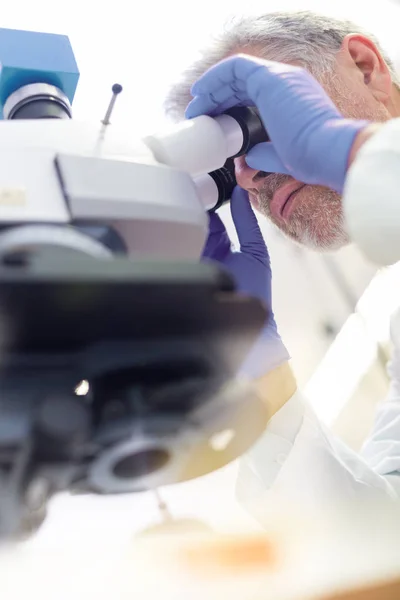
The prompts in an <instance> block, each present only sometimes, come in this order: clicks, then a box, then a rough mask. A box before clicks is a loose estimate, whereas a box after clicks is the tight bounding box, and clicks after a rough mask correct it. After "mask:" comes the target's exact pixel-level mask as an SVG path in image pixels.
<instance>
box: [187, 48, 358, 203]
mask: <svg viewBox="0 0 400 600" xmlns="http://www.w3.org/2000/svg"><path fill="white" fill-rule="evenodd" d="M192 95H193V96H194V98H193V100H192V102H191V103H190V104H189V106H188V107H187V109H186V117H187V118H192V117H196V116H198V115H202V114H210V115H212V116H215V115H217V114H220V113H222V112H224V111H225V110H227V109H228V108H230V107H232V106H237V105H246V106H254V105H255V106H256V107H257V108H258V110H259V112H260V115H261V118H262V121H263V123H264V126H265V128H266V130H267V132H268V135H269V138H270V140H271V142H266V143H263V144H258V145H257V146H255V147H254V148H253V149H252V150H250V152H249V153H248V154H247V158H246V162H247V164H248V165H249V166H250V167H251V168H253V169H257V170H261V171H266V172H267V173H285V174H287V175H291V176H292V177H294V178H295V179H297V180H298V181H302V182H304V183H309V184H317V185H324V186H327V187H330V188H332V189H334V190H336V191H337V192H342V190H343V185H344V180H345V176H346V172H347V167H348V158H349V154H350V150H351V147H352V144H353V142H354V139H355V137H356V135H357V133H358V132H359V131H360V130H361V129H362V128H364V127H365V126H366V125H368V122H366V121H355V120H352V119H344V118H343V116H342V115H341V114H340V113H339V111H338V110H337V108H336V107H335V105H334V104H333V102H332V100H331V99H330V98H329V96H328V95H327V94H326V93H325V91H324V89H323V88H322V87H321V86H320V84H319V83H318V82H317V81H316V80H315V79H314V78H313V77H312V75H310V73H308V72H307V71H305V70H304V69H301V68H299V67H293V66H291V65H286V64H280V63H276V62H271V61H267V60H261V59H257V58H253V57H250V56H246V55H243V54H241V55H237V56H234V57H231V58H228V59H226V60H224V61H222V62H220V63H218V64H217V65H215V66H214V67H211V69H209V70H208V71H206V73H205V74H204V75H203V76H202V77H200V79H198V81H197V82H196V83H195V84H194V85H193V87H192Z"/></svg>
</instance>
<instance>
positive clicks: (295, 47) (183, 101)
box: [164, 11, 399, 121]
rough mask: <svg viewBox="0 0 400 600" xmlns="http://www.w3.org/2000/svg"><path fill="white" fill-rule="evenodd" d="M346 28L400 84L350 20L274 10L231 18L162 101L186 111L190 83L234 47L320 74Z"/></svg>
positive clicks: (169, 108) (169, 109)
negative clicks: (364, 42)
mask: <svg viewBox="0 0 400 600" xmlns="http://www.w3.org/2000/svg"><path fill="white" fill-rule="evenodd" d="M350 33H358V34H362V35H365V36H367V37H368V38H369V39H370V40H371V41H373V42H374V43H375V45H376V46H377V48H378V50H379V51H380V53H381V55H382V57H383V59H384V60H385V62H386V64H387V66H388V68H389V70H390V73H391V75H392V78H393V82H394V83H395V84H396V85H397V86H399V81H398V78H397V75H396V71H395V67H394V65H393V62H392V60H391V59H390V58H389V57H388V56H387V55H386V53H385V51H384V50H383V49H382V47H381V45H380V43H379V42H378V40H377V39H376V38H375V36H374V35H372V34H371V33H369V32H367V31H365V30H364V29H363V28H362V27H360V26H359V25H356V24H355V23H353V22H352V21H346V20H340V19H334V18H332V17H328V16H324V15H320V14H316V13H314V12H310V11H301V12H274V13H266V14H263V15H260V16H258V17H244V18H239V19H234V20H232V21H231V23H230V24H229V25H227V26H226V27H225V28H224V30H223V31H222V33H221V34H220V35H219V36H218V37H216V38H215V40H214V44H213V45H212V46H211V47H210V48H208V49H206V50H204V51H203V52H202V53H201V58H200V59H199V60H198V61H196V62H195V63H194V64H193V65H192V66H190V67H189V68H188V69H186V70H185V71H184V73H183V74H182V77H181V80H180V81H178V82H177V83H176V84H175V85H173V86H172V87H171V89H170V91H169V93H168V95H167V98H166V100H165V102H164V108H165V111H166V114H167V115H168V116H169V117H171V118H172V119H173V120H175V121H179V120H181V119H182V118H183V117H184V111H185V108H186V106H187V104H188V103H189V102H190V100H191V94H190V88H191V86H192V85H193V83H194V82H195V81H196V80H197V79H198V78H199V77H200V76H201V75H202V74H203V73H204V72H205V71H206V70H207V69H209V68H210V67H211V66H213V65H214V64H216V63H217V62H219V61H220V60H223V59H224V58H226V57H228V56H231V55H233V54H236V53H238V52H246V50H247V51H248V50H250V49H256V50H257V55H258V56H261V57H262V56H263V55H264V54H265V57H268V58H269V59H272V60H278V61H280V62H286V63H290V62H296V63H297V64H301V65H302V66H303V67H304V68H306V69H307V70H308V71H310V72H311V73H312V74H313V75H314V76H315V77H316V78H317V79H319V80H323V79H324V77H326V76H327V75H328V74H329V73H332V71H333V70H334V65H335V60H336V55H337V53H338V51H339V50H340V47H341V45H342V42H343V39H344V38H345V37H346V35H348V34H350Z"/></svg>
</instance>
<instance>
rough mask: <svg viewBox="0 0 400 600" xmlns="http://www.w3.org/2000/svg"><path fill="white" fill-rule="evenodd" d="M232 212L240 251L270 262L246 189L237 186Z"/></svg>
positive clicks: (233, 197) (233, 194) (233, 196)
mask: <svg viewBox="0 0 400 600" xmlns="http://www.w3.org/2000/svg"><path fill="white" fill-rule="evenodd" d="M231 214H232V219H233V223H234V225H235V228H236V232H237V236H238V239H239V244H240V251H241V252H243V253H245V254H250V255H251V256H253V257H255V258H258V259H259V260H261V261H262V262H263V263H264V264H269V254H268V249H267V246H266V243H265V241H264V238H263V235H262V233H261V230H260V226H259V224H258V221H257V217H256V215H255V214H254V211H253V209H252V207H251V204H250V200H249V196H248V194H247V192H246V191H245V190H243V189H242V188H240V187H239V186H236V187H235V189H234V190H233V193H232V197H231Z"/></svg>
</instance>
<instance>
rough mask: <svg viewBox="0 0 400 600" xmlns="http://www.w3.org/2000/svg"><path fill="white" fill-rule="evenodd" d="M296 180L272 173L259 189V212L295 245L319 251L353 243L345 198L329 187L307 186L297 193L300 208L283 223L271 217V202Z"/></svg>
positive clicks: (297, 206) (335, 248)
mask: <svg viewBox="0 0 400 600" xmlns="http://www.w3.org/2000/svg"><path fill="white" fill-rule="evenodd" d="M289 181H293V178H292V177H290V176H289V175H279V174H271V175H268V177H266V179H265V184H264V185H263V187H262V189H261V190H259V193H258V196H257V200H258V210H259V212H261V214H263V215H264V216H266V217H267V218H268V219H269V220H270V221H272V223H273V224H274V225H275V226H276V227H278V229H280V230H281V231H282V232H283V233H284V234H285V235H286V236H287V237H289V238H290V239H291V240H293V241H294V242H297V243H299V244H302V245H304V246H307V247H308V248H312V249H313V250H319V251H333V250H338V249H339V248H341V247H342V246H344V245H346V244H348V243H349V241H350V240H349V237H348V234H347V232H346V229H345V225H344V219H343V211H342V199H341V197H340V195H339V194H337V193H336V192H334V191H333V190H330V189H329V188H326V187H323V186H317V185H306V186H305V187H304V188H302V189H301V190H300V191H299V192H297V198H296V207H295V208H294V210H293V211H292V214H291V216H290V219H289V221H288V222H287V223H285V224H283V223H282V222H281V221H279V222H278V221H277V220H276V219H275V218H274V216H273V215H272V214H271V210H270V203H271V200H272V198H273V195H274V193H275V191H276V190H277V189H278V188H280V187H281V186H282V185H284V184H285V183H287V182H289Z"/></svg>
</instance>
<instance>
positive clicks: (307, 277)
mask: <svg viewBox="0 0 400 600" xmlns="http://www.w3.org/2000/svg"><path fill="white" fill-rule="evenodd" d="M308 8H310V9H314V10H315V9H317V10H319V11H321V12H326V13H328V14H333V15H335V16H345V17H350V18H353V19H356V20H357V21H358V22H360V23H362V24H364V25H365V26H366V27H368V28H370V29H371V30H373V31H374V32H375V33H376V34H377V35H378V36H379V37H380V38H381V40H382V42H383V44H384V45H385V46H386V47H387V49H388V51H389V52H391V53H392V54H393V55H394V56H395V55H396V54H397V53H398V54H399V56H400V45H399V41H398V40H399V38H398V27H399V23H400V19H399V17H400V9H399V8H398V7H397V6H395V3H390V2H386V1H385V0H381V1H380V2H379V3H368V2H367V1H366V0H359V1H357V0H347V1H346V2H342V1H338V0H336V1H335V2H332V0H330V1H323V0H315V1H306V0H293V1H289V0H286V1H285V0H280V1H279V2H276V1H268V0H263V1H262V2H261V1H259V2H251V1H250V2H249V1H248V2H246V3H244V2H239V1H238V0H229V2H228V1H227V0H219V1H218V2H216V1H215V0H214V1H212V2H211V1H210V0H203V1H202V2H201V3H196V2H186V3H185V2H182V0H169V1H167V2H161V0H158V1H156V2H154V1H148V2H135V1H134V0H133V1H131V2H129V1H128V0H114V1H113V2H109V3H108V4H105V5H103V6H101V4H100V3H99V2H95V1H88V0H86V1H85V0H79V1H77V0H70V1H69V2H66V3H61V2H55V1H54V0H52V1H51V2H50V0H35V2H28V0H24V1H23V2H18V3H12V2H8V3H7V4H6V5H5V6H4V7H3V8H2V18H1V26H2V27H12V28H18V29H30V30H39V31H48V32H55V33H66V34H68V35H69V36H70V39H71V41H72V45H73V48H74V50H75V54H76V57H77V60H78V64H79V66H80V70H81V82H80V84H79V90H78V93H77V96H76V101H75V117H76V118H78V119H89V120H100V119H101V118H102V117H103V116H104V112H105V110H106V107H107V104H108V101H109V98H110V88H111V85H112V84H113V83H114V82H116V81H118V82H120V83H122V84H123V86H124V92H123V94H122V95H121V97H120V99H119V100H118V104H117V108H116V111H115V116H114V118H113V121H114V123H116V124H120V125H121V126H124V127H125V128H128V129H130V130H131V131H132V135H133V136H138V135H143V134H145V133H147V132H150V131H152V130H154V129H157V128H158V127H159V126H160V124H161V123H162V120H163V115H162V109H161V103H162V100H163V97H164V94H165V91H166V89H167V88H168V86H169V85H170V83H171V82H172V81H173V80H174V79H175V78H176V77H177V76H178V74H179V72H180V71H181V69H182V68H183V67H185V66H186V65H187V64H188V63H189V62H190V61H191V60H193V59H194V58H195V57H196V55H197V52H198V48H199V47H201V46H203V45H204V44H205V43H206V42H207V39H208V36H209V35H210V33H212V32H213V31H214V30H216V29H217V28H218V27H219V26H220V24H221V23H222V21H223V20H224V19H225V18H226V17H227V16H229V15H230V14H234V13H244V12H245V13H248V12H260V11H271V10H283V9H308ZM262 226H263V228H264V230H265V234H266V237H267V239H268V242H269V245H270V247H271V254H272V260H273V270H274V286H275V287H274V290H275V293H274V295H275V307H274V308H275V312H276V315H277V318H278V322H279V324H280V328H281V332H282V335H283V337H284V339H285V341H286V343H287V345H288V347H289V348H290V350H291V353H292V356H293V360H294V366H295V369H296V372H297V374H298V376H299V380H300V381H301V382H302V383H304V384H305V383H306V382H307V381H308V380H309V378H310V376H311V375H312V373H313V372H314V370H315V368H316V367H317V365H318V364H319V362H320V361H321V359H322V357H323V355H324V354H325V352H326V350H327V349H328V347H329V345H330V343H331V341H332V339H333V337H334V336H330V337H329V336H326V335H325V334H324V328H325V329H326V327H327V326H329V327H330V328H331V329H332V331H333V332H337V331H339V330H340V328H341V327H342V326H343V324H344V323H345V321H346V319H347V317H348V316H349V314H350V312H351V310H350V308H349V305H348V303H347V302H346V301H345V299H344V298H343V296H342V294H341V293H340V292H339V291H338V289H337V287H336V286H335V284H334V282H333V281H332V277H331V276H330V275H329V274H328V273H327V271H326V269H325V265H324V260H325V259H323V258H321V257H319V256H317V255H315V254H311V253H308V252H306V251H303V250H300V249H298V248H296V247H294V246H293V245H291V244H288V243H287V242H286V241H284V240H283V239H282V238H281V236H280V235H278V234H277V233H276V232H275V231H273V230H271V228H270V227H269V226H268V224H266V223H263V225H262ZM333 261H334V263H335V264H336V265H337V266H339V268H340V269H341V272H342V273H343V277H344V279H345V281H346V282H347V285H348V287H349V289H350V290H351V292H352V294H353V295H354V297H355V298H358V297H359V296H360V294H361V293H362V292H363V291H364V289H365V287H366V286H367V284H368V283H369V281H370V280H371V277H372V275H373V273H374V269H373V268H372V267H371V266H370V265H368V264H366V263H365V262H364V261H363V260H362V259H361V257H360V256H359V255H358V254H357V252H356V251H354V250H353V249H351V248H348V249H346V250H345V251H343V252H341V253H339V255H336V256H335V257H334V258H333ZM374 310H375V309H373V310H372V312H374ZM377 310H378V307H377V308H376V310H375V312H376V311H377ZM361 337H362V336H361ZM354 339H355V340H356V338H354ZM348 343H349V342H348ZM354 343H356V342H354ZM343 352H344V350H343V351H342V352H341V353H340V354H342V356H344V355H343ZM354 355H355V349H354V347H353V348H351V347H350V348H349V352H348V357H347V358H346V360H345V361H344V362H345V363H347V370H348V363H349V360H351V357H352V356H353V357H354ZM349 357H350V358H349ZM338 360H339V359H337V361H338ZM335 364H337V371H336V372H335V373H334V374H333V379H335V380H341V377H342V373H341V371H340V369H345V366H343V365H342V366H339V363H338V362H337V363H335ZM331 375H332V374H331ZM343 375H344V371H343ZM329 385H330V383H329V381H327V383H326V387H328V386H329ZM381 388H382V389H383V388H384V385H383V387H382V386H381ZM381 388H379V391H380V390H381ZM317 391H318V394H320V396H321V402H322V403H323V400H324V396H323V393H324V392H323V389H321V386H320V388H319V390H317ZM314 392H315V390H314ZM341 393H343V394H344V395H345V392H341ZM318 394H317V395H318ZM345 399H346V398H345ZM317 405H318V402H317ZM361 405H362V402H361ZM353 415H354V413H353ZM352 418H353V416H352V415H350V417H348V418H347V420H346V425H343V427H342V430H343V431H345V430H346V431H347V433H348V436H349V439H353V438H352V435H351V431H350V433H349V430H348V423H349V420H350V421H351V419H352ZM346 427H347V429H346ZM350 429H351V428H350ZM234 473H235V468H234V466H233V467H232V468H231V469H228V470H226V471H225V472H222V473H217V474H214V475H211V476H209V477H206V478H204V479H203V480H201V481H198V482H194V483H191V484H184V485H181V486H179V487H176V488H174V489H171V490H166V496H167V498H169V499H171V508H172V510H174V511H175V513H177V514H180V515H183V514H194V515H198V516H200V517H202V518H205V519H210V520H211V521H212V522H213V523H214V524H215V525H221V524H222V525H223V523H224V522H228V521H229V520H232V519H236V521H237V522H241V523H247V520H246V517H245V516H244V515H243V514H241V513H240V510H239V508H238V507H237V506H236V505H235V503H234V501H233V497H232V490H233V487H232V486H233V479H234ZM218 505H219V508H217V506H218ZM156 515H157V512H156V509H155V505H154V502H153V499H152V498H151V497H148V496H147V495H143V494H141V495H139V496H135V497H129V498H127V497H125V498H116V499H92V498H84V499H73V500H70V499H69V498H61V499H60V500H58V501H56V502H55V503H54V508H53V512H52V517H51V519H50V520H49V521H48V523H47V525H46V526H45V528H44V529H43V531H42V532H41V534H40V535H39V537H38V538H37V540H36V541H35V542H34V547H36V548H38V547H41V546H47V547H49V546H50V547H57V546H65V545H74V544H79V546H80V547H82V545H85V544H89V545H93V546H98V545H99V544H104V551H106V550H107V549H108V551H111V550H110V549H112V548H114V547H116V545H118V544H120V543H122V541H123V540H127V539H129V538H130V537H131V536H132V535H133V533H134V531H137V530H138V529H140V528H141V527H143V526H145V525H146V524H148V523H149V522H151V520H152V519H154V518H155V517H156Z"/></svg>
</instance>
